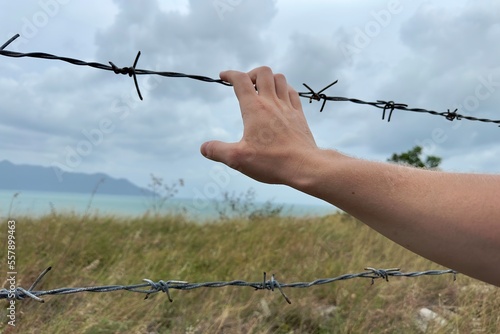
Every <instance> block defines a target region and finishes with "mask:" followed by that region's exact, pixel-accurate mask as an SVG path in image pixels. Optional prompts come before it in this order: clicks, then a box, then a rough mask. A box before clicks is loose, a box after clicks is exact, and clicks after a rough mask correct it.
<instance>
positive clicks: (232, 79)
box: [219, 70, 257, 104]
mask: <svg viewBox="0 0 500 334" xmlns="http://www.w3.org/2000/svg"><path fill="white" fill-rule="evenodd" d="M219 76H220V78H221V79H222V80H224V81H227V82H229V83H230V84H232V85H233V88H234V93H235V94H236V98H238V101H240V104H241V103H242V102H244V101H245V100H248V99H249V98H253V97H255V96H256V95H257V92H256V91H255V87H254V85H253V82H252V80H251V79H250V76H249V75H248V74H247V73H244V72H240V71H232V70H230V71H223V72H221V73H220V75H219Z"/></svg>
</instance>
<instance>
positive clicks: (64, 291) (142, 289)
mask: <svg viewBox="0 0 500 334" xmlns="http://www.w3.org/2000/svg"><path fill="white" fill-rule="evenodd" d="M49 270H51V267H48V268H47V269H45V270H44V271H43V272H42V273H41V274H40V275H39V276H38V278H37V279H36V280H35V282H34V283H33V284H32V285H31V287H30V288H29V289H28V290H26V289H24V288H22V287H16V289H15V291H14V290H7V289H5V288H2V289H0V299H8V300H12V299H17V300H23V299H26V298H31V299H34V300H36V301H39V302H42V303H43V302H44V300H43V299H42V298H40V296H45V295H68V294H74V293H82V292H112V291H119V290H123V291H130V292H136V293H143V294H146V298H148V296H149V295H151V294H154V293H158V292H165V293H166V294H167V295H168V299H169V300H170V301H172V297H171V295H170V291H169V290H171V289H175V290H193V289H198V288H222V287H226V286H238V287H251V288H254V289H255V290H272V291H274V289H275V288H277V289H278V290H279V292H280V293H281V295H282V296H283V297H284V298H285V300H286V301H287V302H288V303H291V302H290V299H289V298H288V297H287V296H286V295H285V293H284V292H283V291H282V288H310V287H312V286H315V285H324V284H329V283H333V282H336V281H343V280H349V279H354V278H369V279H371V280H372V282H371V284H373V283H374V281H375V280H376V279H380V278H381V279H384V280H386V281H389V277H391V276H393V277H402V276H404V277H420V276H436V275H445V274H453V280H454V281H455V280H456V275H457V274H458V272H457V271H455V270H451V269H446V270H428V271H415V272H407V273H404V272H401V271H400V270H399V268H391V269H375V268H371V267H367V268H365V270H366V271H364V272H361V273H356V274H345V275H341V276H337V277H333V278H323V279H317V280H314V281H311V282H294V283H281V282H279V281H277V280H276V279H275V275H274V274H273V275H272V276H271V279H270V280H267V279H266V273H265V272H264V279H263V280H262V281H261V282H246V281H242V280H233V281H215V282H201V283H188V282H186V281H178V280H169V281H163V280H160V281H158V282H154V281H152V280H150V279H143V281H144V282H145V283H140V284H134V285H104V286H90V287H79V288H57V289H51V290H33V289H34V288H35V286H36V285H37V284H38V283H39V282H40V280H41V279H42V278H43V277H44V276H45V274H47V272H48V271H49ZM146 288H149V289H146Z"/></svg>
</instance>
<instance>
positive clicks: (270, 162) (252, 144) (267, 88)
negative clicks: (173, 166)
mask: <svg viewBox="0 0 500 334" xmlns="http://www.w3.org/2000/svg"><path fill="white" fill-rule="evenodd" d="M220 78H221V79H222V80H225V81H227V82H230V83H231V84H233V86H234V91H235V94H236V97H237V98H238V100H239V104H240V109H241V117H242V119H243V126H244V130H243V137H242V138H241V140H240V141H239V142H236V143H225V142H221V141H208V142H205V143H203V145H202V146H201V148H200V151H201V153H202V154H203V155H204V156H205V157H206V158H208V159H211V160H214V161H218V162H222V163H224V164H226V165H228V166H229V167H231V168H234V169H236V170H238V171H240V172H241V173H243V174H245V175H247V176H249V177H251V178H253V179H255V180H257V181H261V182H265V183H275V184H287V185H292V184H293V181H294V179H295V177H296V176H297V175H298V173H299V172H300V169H301V166H302V165H303V162H304V161H306V159H308V157H309V156H310V155H311V154H313V153H314V152H316V151H319V149H318V147H317V146H316V143H315V141H314V138H313V136H312V134H311V131H310V129H309V126H308V125H307V121H306V119H305V116H304V113H303V111H302V105H301V102H300V98H299V95H298V93H297V92H296V91H295V90H294V89H293V88H292V87H291V86H289V85H288V84H287V81H286V78H285V76H284V75H282V74H273V72H272V70H271V69H270V68H268V67H259V68H256V69H253V70H252V71H250V72H248V73H243V72H238V71H225V72H221V74H220Z"/></svg>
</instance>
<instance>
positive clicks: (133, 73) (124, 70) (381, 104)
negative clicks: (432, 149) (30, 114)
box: [0, 34, 500, 127]
mask: <svg viewBox="0 0 500 334" xmlns="http://www.w3.org/2000/svg"><path fill="white" fill-rule="evenodd" d="M19 36H20V35H19V34H16V35H14V36H13V37H12V38H10V39H9V40H8V41H7V42H6V43H4V44H3V45H2V46H1V47H0V55H2V56H5V57H13V58H23V57H28V58H41V59H49V60H59V61H63V62H67V63H70V64H73V65H78V66H89V67H93V68H96V69H100V70H105V71H112V72H114V73H115V74H123V75H128V76H130V77H133V79H134V84H135V88H136V90H137V94H138V95H139V98H140V99H141V100H142V99H143V98H142V94H141V90H140V88H139V84H138V82H137V75H159V76H163V77H171V78H189V79H193V80H199V81H204V82H214V83H218V84H222V85H225V86H232V84H230V83H229V82H226V81H224V80H221V79H213V78H210V77H206V76H202V75H192V74H185V73H178V72H158V71H152V70H144V69H138V68H136V66H137V62H138V61H139V57H140V56H141V52H140V51H139V52H138V53H137V56H136V58H135V61H134V64H133V66H131V67H118V66H116V65H115V64H114V63H113V62H109V65H106V64H101V63H96V62H86V61H83V60H79V59H74V58H68V57H59V56H55V55H52V54H48V53H43V52H29V53H21V52H14V51H8V50H4V49H5V48H6V47H7V46H8V45H9V44H10V43H12V42H13V41H14V40H15V39H17V38H18V37H19ZM337 82H338V80H336V81H335V82H333V83H331V84H329V85H328V86H326V87H325V88H323V89H321V90H320V91H318V92H315V91H314V90H313V89H312V88H310V87H309V86H308V85H306V84H305V83H304V86H305V87H306V88H307V89H308V90H309V91H308V92H300V93H299V96H300V97H302V98H306V99H309V102H310V103H311V102H312V101H313V100H315V101H322V105H321V109H320V112H321V111H323V110H324V108H325V105H326V102H327V101H338V102H351V103H357V104H363V105H370V106H373V107H376V108H379V109H383V113H382V120H384V119H385V114H386V111H389V116H388V118H387V121H388V122H390V121H391V116H392V113H393V111H394V110H396V109H397V110H403V111H411V112H418V113H427V114H431V115H435V116H442V117H444V118H446V119H447V120H449V121H454V120H461V119H466V120H469V121H478V122H484V123H494V124H499V127H500V120H492V119H488V118H478V117H473V116H468V115H462V114H459V113H458V112H457V110H458V109H455V110H454V111H450V110H449V109H448V111H446V112H438V111H434V110H428V109H423V108H408V105H407V104H403V103H395V102H394V101H384V100H377V101H376V102H367V101H363V100H360V99H354V98H346V97H339V96H328V95H326V94H323V92H324V91H325V90H327V89H328V88H330V87H331V86H333V85H334V84H336V83H337Z"/></svg>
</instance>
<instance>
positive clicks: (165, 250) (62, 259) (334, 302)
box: [0, 213, 500, 334]
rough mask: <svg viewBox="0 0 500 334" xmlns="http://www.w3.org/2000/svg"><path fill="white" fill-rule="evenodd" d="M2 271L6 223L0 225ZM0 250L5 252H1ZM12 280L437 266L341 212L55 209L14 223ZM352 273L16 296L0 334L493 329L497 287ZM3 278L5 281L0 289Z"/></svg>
mask: <svg viewBox="0 0 500 334" xmlns="http://www.w3.org/2000/svg"><path fill="white" fill-rule="evenodd" d="M0 229H1V231H2V232H1V233H0V235H1V236H2V237H1V242H0V246H1V248H0V249H1V250H2V253H1V254H2V264H1V268H2V272H6V271H7V270H5V269H4V268H6V265H5V263H6V253H7V251H6V250H7V244H6V237H4V236H5V235H6V231H7V226H6V222H2V224H1V225H0ZM4 254H5V256H4ZM16 261H17V271H18V274H17V285H18V286H21V287H24V288H28V287H29V286H30V285H31V284H32V283H33V281H34V280H35V278H36V277H37V276H38V275H39V273H40V272H41V271H42V270H43V269H45V268H46V267H48V266H52V267H53V269H52V270H51V271H50V272H49V273H48V274H47V275H46V276H45V278H44V279H43V280H42V281H41V282H40V284H39V285H38V286H37V289H39V290H48V289H54V288H61V287H82V286H94V285H112V284H123V285H127V284H137V283H141V282H142V279H143V278H149V279H151V280H153V281H158V280H160V279H163V280H169V279H173V280H185V281H189V282H208V281H229V280H236V279H239V280H245V281H261V280H262V273H263V271H266V272H268V273H275V274H276V279H277V280H278V281H281V282H287V283H289V282H296V281H312V280H314V279H318V278H328V277H336V276H339V275H342V274H346V273H357V272H362V271H364V268H365V267H367V266H371V267H376V268H392V267H400V268H401V270H402V271H405V272H406V271H424V270H429V269H444V268H442V267H440V266H438V265H436V264H434V263H432V262H429V261H427V260H425V259H423V258H421V257H419V256H416V255H414V254H412V253H410V252H408V251H406V250H405V249H403V248H401V247H399V246H397V245H396V244H394V243H392V242H391V241H388V240H387V239H385V238H384V237H382V236H380V235H378V234H377V233H376V232H373V231H372V230H370V229H369V228H367V227H365V226H364V225H363V224H361V223H359V222H357V221H356V220H355V219H353V218H351V217H350V216H348V215H345V214H336V215H332V216H327V217H322V218H301V219H297V218H287V217H278V218H276V217H274V218H270V219H259V220H255V221H245V220H235V221H224V222H211V223H207V224H197V223H196V222H192V221H188V220H187V219H186V218H184V217H182V216H162V217H159V216H145V217H142V218H134V219H128V220H127V219H123V218H115V217H106V216H77V215H71V214H64V215H59V214H56V213H53V214H52V215H47V216H44V217H42V218H37V219H32V218H28V217H24V218H23V217H17V218H16ZM370 283H371V281H370V279H361V278H357V279H352V280H347V281H340V282H334V283H331V284H327V285H323V286H314V287H311V288H306V289H292V288H288V289H285V290H284V292H285V293H286V294H287V295H288V297H289V298H290V299H291V301H292V304H291V305H289V304H287V303H286V301H285V300H284V299H283V297H282V296H281V295H280V293H279V292H278V291H274V292H272V291H267V290H258V291H255V290H254V289H252V288H248V287H224V288H201V289H196V290H190V291H179V290H173V291H171V294H172V297H173V299H174V301H173V303H170V302H169V301H168V298H167V296H166V295H165V294H160V293H158V294H154V295H151V296H150V297H149V298H148V299H146V300H145V299H144V295H142V294H138V293H132V292H127V291H117V292H109V293H88V292H86V293H78V294H73V295H65V296H61V295H59V296H45V297H44V300H45V303H39V302H36V301H33V300H22V301H17V303H16V327H15V328H14V327H11V326H8V325H7V318H6V315H7V312H6V307H7V302H6V301H5V300H2V301H0V302H1V303H2V309H1V311H0V319H2V322H1V323H0V332H4V333H85V334H97V333H421V332H422V331H421V329H419V326H418V324H417V322H416V319H417V314H418V311H419V310H420V309H421V308H423V307H426V308H429V309H431V310H433V311H434V312H436V313H437V314H439V315H440V316H441V317H442V318H444V319H445V320H446V325H444V326H441V325H439V324H438V323H439V322H438V321H436V322H430V323H429V324H428V328H427V332H428V333H497V331H498V328H500V312H499V310H500V292H499V291H500V290H499V289H498V288H494V287H492V286H489V285H487V284H484V283H481V282H479V281H477V280H474V279H471V278H468V277H466V276H464V275H458V276H457V281H455V282H453V276H452V275H443V276H427V277H420V278H404V277H401V278H400V277H393V278H391V279H389V282H385V281H384V280H381V279H379V280H376V281H375V284H373V285H371V284H370ZM5 286H6V283H4V284H3V287H5Z"/></svg>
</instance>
